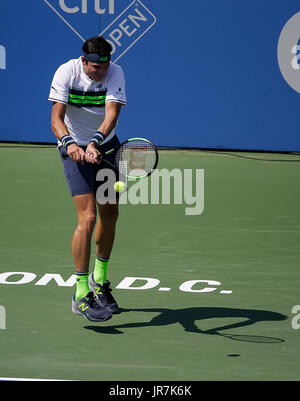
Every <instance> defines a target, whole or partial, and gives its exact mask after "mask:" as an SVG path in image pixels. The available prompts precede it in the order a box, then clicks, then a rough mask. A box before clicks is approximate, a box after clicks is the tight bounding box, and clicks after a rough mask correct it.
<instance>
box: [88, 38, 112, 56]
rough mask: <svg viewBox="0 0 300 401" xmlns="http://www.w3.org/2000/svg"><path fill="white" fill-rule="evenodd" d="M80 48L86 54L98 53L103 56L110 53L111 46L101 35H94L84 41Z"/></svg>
mask: <svg viewBox="0 0 300 401" xmlns="http://www.w3.org/2000/svg"><path fill="white" fill-rule="evenodd" d="M82 50H83V52H84V53H86V54H91V53H98V54H99V55H100V56H103V55H108V54H110V53H111V51H112V46H111V45H110V43H108V42H107V40H105V39H104V37H103V36H94V37H93V38H90V39H88V40H86V41H85V42H84V45H83V46H82Z"/></svg>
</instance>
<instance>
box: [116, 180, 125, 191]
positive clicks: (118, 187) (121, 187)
mask: <svg viewBox="0 0 300 401" xmlns="http://www.w3.org/2000/svg"><path fill="white" fill-rule="evenodd" d="M125 189H126V185H125V182H123V181H117V182H116V183H115V185H114V190H115V191H116V192H124V191H125Z"/></svg>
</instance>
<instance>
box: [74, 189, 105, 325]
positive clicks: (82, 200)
mask: <svg viewBox="0 0 300 401" xmlns="http://www.w3.org/2000/svg"><path fill="white" fill-rule="evenodd" d="M73 200H74V203H75V206H76V210H77V227H76V230H75V232H74V235H73V239H72V253H73V259H74V265H75V271H76V294H75V295H74V297H73V301H72V310H73V312H74V313H77V314H80V315H82V316H85V317H86V318H87V319H89V320H92V321H96V322H101V321H105V320H108V319H110V318H111V312H110V311H108V310H106V309H104V308H103V307H102V305H100V303H99V301H98V300H97V299H96V298H94V295H93V293H92V292H91V291H90V288H89V283H88V273H89V261H90V254H91V239H92V235H93V231H94V227H95V224H96V204H95V196H94V194H92V193H89V194H83V195H76V196H73Z"/></svg>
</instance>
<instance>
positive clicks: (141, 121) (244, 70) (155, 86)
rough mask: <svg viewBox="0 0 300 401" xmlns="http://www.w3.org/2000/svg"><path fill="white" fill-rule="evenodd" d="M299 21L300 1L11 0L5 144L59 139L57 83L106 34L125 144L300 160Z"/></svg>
mask: <svg viewBox="0 0 300 401" xmlns="http://www.w3.org/2000/svg"><path fill="white" fill-rule="evenodd" d="M299 12H300V3H299V1H298V0H285V1H282V0H251V1H250V0H141V1H140V0H134V1H132V0H30V1H23V0H1V2H0V18H1V24H0V88H1V89H0V96H1V103H0V140H1V141H32V142H55V137H54V135H53V134H52V132H51V128H50V112H51V104H50V102H48V100H47V98H48V92H49V87H50V83H51V80H52V76H53V74H54V72H55V70H56V69H57V67H58V66H59V65H60V64H62V63H64V62H66V61H68V60H69V59H71V58H77V57H79V56H80V54H81V46H82V44H83V40H84V39H87V38H89V37H91V36H95V35H98V34H100V33H103V35H104V36H105V37H106V38H107V39H108V40H110V42H111V43H112V45H113V48H114V54H113V60H114V61H115V62H116V63H117V64H120V65H121V66H122V67H123V69H124V72H125V76H126V89H127V90H126V92H127V100H128V105H127V106H126V107H125V108H124V109H123V110H122V113H121V116H120V121H119V127H118V133H119V136H120V137H121V139H126V138H127V137H131V136H144V137H147V138H149V139H152V140H153V141H154V142H155V143H156V144H157V145H160V146H176V147H196V148H217V149H245V150H270V151H300V135H299V132H298V131H299V130H298V125H299V124H298V115H299V108H300V98H299V93H298V92H297V90H295V89H293V88H292V87H291V86H290V85H289V84H288V83H287V80H286V79H285V78H286V77H284V74H283V73H282V71H281V69H280V66H279V63H278V43H279V38H280V35H281V32H282V30H283V28H284V27H285V26H286V24H287V22H288V21H289V20H290V19H291V18H292V17H293V16H295V15H296V14H297V13H299ZM296 34H298V33H296ZM299 38H300V27H299V36H298V39H299ZM294 45H297V41H296V42H295V43H294ZM284 51H286V58H287V59H288V60H289V59H290V61H291V62H292V58H293V57H295V55H294V56H293V49H289V48H286V49H283V50H281V52H284ZM292 68H293V66H292V64H291V69H292ZM296 69H297V68H296ZM294 70H295V67H294ZM299 80H300V76H299Z"/></svg>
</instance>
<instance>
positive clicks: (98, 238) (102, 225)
mask: <svg viewBox="0 0 300 401" xmlns="http://www.w3.org/2000/svg"><path fill="white" fill-rule="evenodd" d="M98 211H99V220H98V222H97V226H96V230H95V242H96V260H95V268H94V272H93V273H92V274H91V275H90V277H89V284H90V288H91V289H92V290H93V292H94V294H95V295H96V296H97V297H98V300H99V302H100V304H101V305H102V307H103V308H106V309H107V310H108V311H110V312H111V313H113V314H116V313H120V309H119V307H118V304H117V302H116V300H115V299H114V297H113V296H112V294H111V288H110V281H109V280H107V267H108V261H109V258H110V255H111V251H112V248H113V245H114V240H115V234H116V225H117V220H118V215H119V206H118V202H117V203H116V204H111V203H106V204H105V205H99V204H98Z"/></svg>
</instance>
